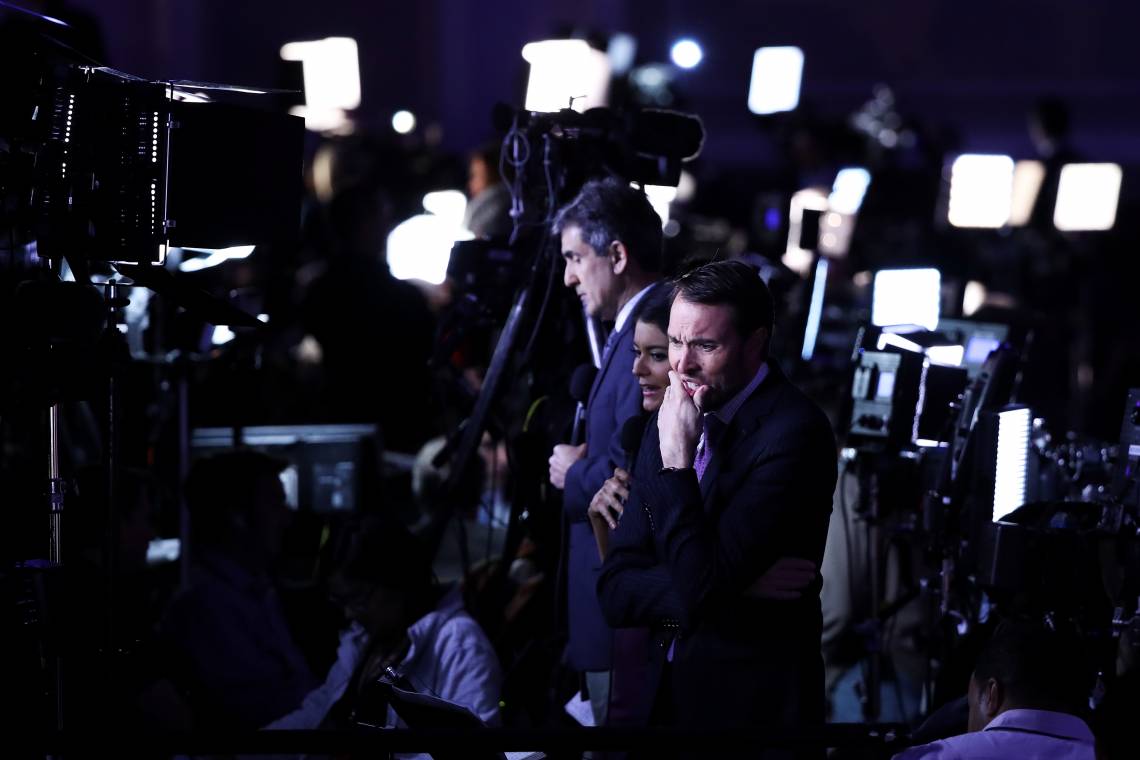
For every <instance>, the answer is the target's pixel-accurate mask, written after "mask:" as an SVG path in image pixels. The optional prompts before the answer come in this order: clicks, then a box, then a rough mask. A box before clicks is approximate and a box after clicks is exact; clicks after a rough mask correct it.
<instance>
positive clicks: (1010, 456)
mask: <svg viewBox="0 0 1140 760" xmlns="http://www.w3.org/2000/svg"><path fill="white" fill-rule="evenodd" d="M1032 422H1033V420H1032V413H1031V411H1030V410H1029V408H1028V407H1020V408H1017V409H1008V410H1006V411H1004V412H999V413H998V441H997V468H996V470H995V471H994V511H993V520H994V522H997V521H998V520H1001V519H1002V518H1004V517H1006V516H1007V515H1008V514H1009V513H1010V512H1013V511H1014V510H1015V509H1017V508H1018V507H1020V506H1022V505H1023V504H1025V492H1026V487H1025V483H1026V475H1027V473H1028V469H1029V438H1030V428H1031V425H1032Z"/></svg>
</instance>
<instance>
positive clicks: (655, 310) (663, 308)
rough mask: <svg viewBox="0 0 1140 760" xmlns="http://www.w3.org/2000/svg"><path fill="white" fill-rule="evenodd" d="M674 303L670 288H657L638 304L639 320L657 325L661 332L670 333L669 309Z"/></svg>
mask: <svg viewBox="0 0 1140 760" xmlns="http://www.w3.org/2000/svg"><path fill="white" fill-rule="evenodd" d="M672 305H673V294H672V293H671V292H670V291H669V288H656V289H655V290H653V291H652V292H650V293H648V294H647V295H646V296H645V297H644V298H642V300H641V303H639V304H638V305H637V321H638V322H644V323H645V324H647V325H655V326H656V327H658V328H660V329H661V332H663V333H665V334H666V335H668V333H669V309H670V308H671V307H672Z"/></svg>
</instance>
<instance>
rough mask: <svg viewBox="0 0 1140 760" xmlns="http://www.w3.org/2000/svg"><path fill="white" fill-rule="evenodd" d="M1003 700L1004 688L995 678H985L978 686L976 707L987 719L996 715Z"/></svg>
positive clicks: (991, 718)
mask: <svg viewBox="0 0 1140 760" xmlns="http://www.w3.org/2000/svg"><path fill="white" fill-rule="evenodd" d="M1004 701H1005V689H1004V688H1002V685H1001V684H1000V683H998V681H997V679H996V678H987V679H986V680H985V682H984V683H982V684H981V685H980V687H979V688H978V707H979V709H980V710H981V711H982V714H983V715H985V716H986V720H987V721H990V720H993V719H994V718H995V717H997V714H998V713H1000V712H1001V706H1002V703H1003V702H1004Z"/></svg>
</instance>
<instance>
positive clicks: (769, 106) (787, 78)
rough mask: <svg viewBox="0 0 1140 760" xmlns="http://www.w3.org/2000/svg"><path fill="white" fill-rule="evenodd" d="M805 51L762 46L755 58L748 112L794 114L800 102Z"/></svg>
mask: <svg viewBox="0 0 1140 760" xmlns="http://www.w3.org/2000/svg"><path fill="white" fill-rule="evenodd" d="M803 73H804V51H802V50H800V49H799V48H798V47H792V46H781V47H762V48H759V49H757V51H756V52H755V53H754V54H753V56H752V82H751V85H750V86H749V88H748V110H749V111H751V112H752V113H754V114H759V115H761V116H763V115H766V114H771V113H779V112H780V111H792V110H795V107H796V106H798V105H799V103H800V82H801V81H802V79H803Z"/></svg>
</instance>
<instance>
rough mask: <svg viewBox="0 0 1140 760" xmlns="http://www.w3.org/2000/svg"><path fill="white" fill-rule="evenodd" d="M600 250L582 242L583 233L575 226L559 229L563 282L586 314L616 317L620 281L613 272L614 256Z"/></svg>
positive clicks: (609, 317)
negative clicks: (576, 296)
mask: <svg viewBox="0 0 1140 760" xmlns="http://www.w3.org/2000/svg"><path fill="white" fill-rule="evenodd" d="M598 253H599V251H596V250H594V248H593V246H591V245H590V244H589V243H587V242H586V241H585V240H583V239H582V230H581V229H580V228H579V227H578V225H576V224H570V225H567V226H566V228H565V229H564V230H562V258H563V259H565V261H566V273H565V274H564V275H563V277H562V281H563V282H564V283H566V287H568V288H574V292H575V293H577V294H578V298H579V299H580V300H581V301H582V306H583V307H585V309H586V313H587V314H589V315H590V316H591V317H598V318H600V319H614V318H616V317H617V313H618V308H619V304H618V301H619V299H620V297H621V280H620V278H619V277H618V274H617V272H615V271H614V268H615V261H614V257H613V256H611V255H609V251H601V253H602V254H603V255H601V256H599V255H598Z"/></svg>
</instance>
